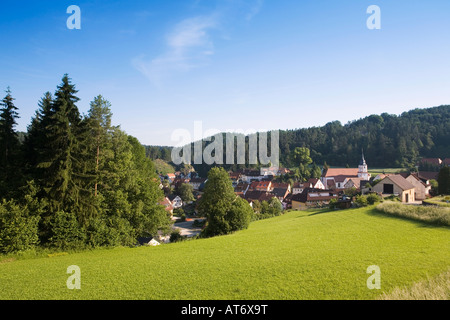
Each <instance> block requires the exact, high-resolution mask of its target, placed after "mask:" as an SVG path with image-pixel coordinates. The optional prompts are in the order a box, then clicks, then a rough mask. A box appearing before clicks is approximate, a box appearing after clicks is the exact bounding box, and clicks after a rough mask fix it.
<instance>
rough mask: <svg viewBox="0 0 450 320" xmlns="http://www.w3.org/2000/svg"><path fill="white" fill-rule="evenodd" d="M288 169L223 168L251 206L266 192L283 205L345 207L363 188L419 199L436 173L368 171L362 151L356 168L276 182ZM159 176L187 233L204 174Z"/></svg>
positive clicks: (428, 193)
mask: <svg viewBox="0 0 450 320" xmlns="http://www.w3.org/2000/svg"><path fill="white" fill-rule="evenodd" d="M421 164H424V165H432V166H450V159H444V160H441V159H439V158H433V159H422V161H421ZM417 167H418V166H417ZM377 171H378V170H377ZM290 172H291V171H290V170H289V169H287V168H263V169H260V170H258V169H243V170H240V171H230V172H228V173H229V177H230V181H231V183H232V185H233V188H234V191H235V194H236V195H237V196H239V197H242V198H243V199H245V200H247V201H248V203H249V204H250V206H251V207H254V205H255V204H256V203H258V202H259V203H262V202H264V201H266V202H269V201H270V200H271V199H272V198H277V199H278V200H279V201H280V203H281V204H282V206H283V210H306V209H310V208H323V207H328V206H329V205H330V202H334V203H337V205H338V207H340V208H342V209H345V208H350V207H352V206H355V204H354V201H355V197H356V196H357V195H368V194H376V195H377V196H378V197H380V198H383V199H396V200H397V201H400V202H402V203H405V204H411V205H414V204H415V205H420V204H422V202H423V200H426V199H428V198H431V197H432V194H431V193H432V183H431V181H433V180H437V179H438V172H433V171H416V172H398V173H378V174H376V175H372V174H371V173H369V167H368V164H367V162H366V159H365V157H364V154H362V156H361V159H360V162H359V165H358V167H357V168H331V167H329V168H324V169H322V174H321V177H320V178H311V179H309V180H308V181H305V182H299V181H296V182H294V183H287V182H280V181H282V179H281V177H283V176H285V175H289V174H290ZM274 173H275V174H274ZM160 179H161V183H160V188H161V189H164V191H165V195H166V196H165V198H164V200H163V201H162V202H161V203H160V204H162V205H164V206H165V208H166V210H167V211H168V212H170V214H171V215H172V219H173V220H174V221H176V222H185V221H186V220H185V219H186V216H192V217H193V219H192V218H191V219H189V218H187V219H188V221H191V222H190V224H189V223H187V226H188V228H186V229H184V228H181V229H182V230H183V235H185V236H188V237H189V236H192V235H195V234H197V233H199V232H200V230H201V229H200V228H194V230H193V231H192V225H193V223H194V222H195V220H196V214H197V211H196V208H195V202H196V200H198V199H200V198H201V196H202V191H203V188H204V186H205V183H206V182H207V179H206V178H201V177H198V176H197V175H196V173H195V172H194V171H191V172H189V173H188V174H186V175H184V174H183V173H181V172H175V173H168V174H166V175H160ZM183 184H186V185H189V186H190V187H189V189H191V190H192V198H190V199H189V200H188V201H183V199H182V197H181V196H180V195H179V194H177V192H176V190H179V188H180V186H182V185H183ZM333 199H334V200H333ZM182 208H184V210H183V209H182ZM180 209H181V211H180ZM178 212H183V214H182V217H181V218H180V216H179V215H177V213H178ZM189 226H191V228H189Z"/></svg>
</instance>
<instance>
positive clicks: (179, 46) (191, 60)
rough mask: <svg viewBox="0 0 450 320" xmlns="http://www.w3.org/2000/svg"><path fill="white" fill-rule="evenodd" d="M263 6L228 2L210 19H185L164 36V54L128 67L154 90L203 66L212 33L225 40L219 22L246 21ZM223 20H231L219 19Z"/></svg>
mask: <svg viewBox="0 0 450 320" xmlns="http://www.w3.org/2000/svg"><path fill="white" fill-rule="evenodd" d="M221 4H222V5H223V4H224V2H221ZM263 4H264V0H228V1H227V2H225V5H224V6H221V7H220V8H219V9H217V8H216V10H215V11H214V13H212V14H211V15H208V16H197V17H193V18H189V19H185V20H183V21H181V22H179V23H178V24H176V25H175V26H174V28H173V29H172V30H171V31H170V32H169V33H168V34H167V36H166V39H165V41H166V50H165V51H164V52H163V53H162V54H161V55H159V56H157V57H153V58H148V57H147V56H145V55H140V56H138V57H136V58H134V59H133V60H132V64H133V66H134V67H135V68H136V69H137V70H138V71H140V72H141V73H142V74H144V75H145V76H146V77H147V78H148V79H149V80H150V81H151V82H152V83H153V84H154V85H156V86H162V85H163V83H164V82H165V81H166V80H168V79H170V78H171V77H172V76H173V75H175V74H177V73H180V72H187V71H190V70H193V69H195V68H198V67H201V66H206V65H208V64H209V62H210V61H211V56H213V55H214V52H215V51H214V42H213V39H212V32H213V31H214V30H216V31H217V30H220V31H221V32H222V37H223V38H225V35H224V34H223V32H224V31H225V30H224V26H223V25H221V23H220V20H222V22H223V20H225V21H228V23H230V21H232V20H233V19H235V18H237V19H242V20H243V19H245V20H247V21H249V20H251V19H253V17H255V16H256V15H257V14H258V13H259V12H260V11H261V8H262V6H263ZM242 9H244V12H245V13H244V14H243V13H242V11H241V10H242ZM237 11H240V13H239V14H237ZM225 16H227V17H234V18H233V19H231V20H230V19H223V18H224V17H225Z"/></svg>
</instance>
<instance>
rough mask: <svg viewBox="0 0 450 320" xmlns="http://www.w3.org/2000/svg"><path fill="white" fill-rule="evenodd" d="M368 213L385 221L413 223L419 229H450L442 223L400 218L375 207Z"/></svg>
mask: <svg viewBox="0 0 450 320" xmlns="http://www.w3.org/2000/svg"><path fill="white" fill-rule="evenodd" d="M366 213H367V214H368V215H371V216H377V217H379V218H383V219H399V220H403V221H408V222H412V223H414V224H415V225H417V227H418V228H430V229H435V228H444V229H450V227H449V226H447V225H444V224H440V223H437V222H432V221H423V220H417V219H414V218H410V217H404V216H399V215H394V214H390V213H386V212H383V211H380V210H377V209H376V208H375V207H373V208H371V209H369V210H367V211H366Z"/></svg>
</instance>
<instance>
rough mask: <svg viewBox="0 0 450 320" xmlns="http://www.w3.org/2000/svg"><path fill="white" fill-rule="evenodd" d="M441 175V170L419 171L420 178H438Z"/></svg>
mask: <svg viewBox="0 0 450 320" xmlns="http://www.w3.org/2000/svg"><path fill="white" fill-rule="evenodd" d="M438 176H439V172H432V171H419V178H421V179H422V178H425V179H427V180H433V179H434V180H437V179H438Z"/></svg>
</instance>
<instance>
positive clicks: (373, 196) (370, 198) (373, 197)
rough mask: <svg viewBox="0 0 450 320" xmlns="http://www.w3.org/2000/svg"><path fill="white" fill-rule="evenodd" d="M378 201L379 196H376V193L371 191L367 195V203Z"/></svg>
mask: <svg viewBox="0 0 450 320" xmlns="http://www.w3.org/2000/svg"><path fill="white" fill-rule="evenodd" d="M379 201H380V197H378V195H377V194H375V193H371V194H369V195H368V196H367V203H368V204H370V205H372V204H375V203H376V202H379Z"/></svg>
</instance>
